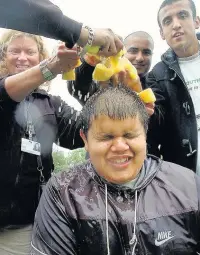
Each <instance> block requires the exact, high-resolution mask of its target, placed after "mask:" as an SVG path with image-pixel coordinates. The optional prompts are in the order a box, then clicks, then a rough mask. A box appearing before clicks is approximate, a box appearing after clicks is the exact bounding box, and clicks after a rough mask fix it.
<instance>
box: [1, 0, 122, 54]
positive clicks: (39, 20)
mask: <svg viewBox="0 0 200 255" xmlns="http://www.w3.org/2000/svg"><path fill="white" fill-rule="evenodd" d="M0 27H3V28H11V29H15V30H20V31H23V32H28V33H31V34H37V35H42V36H46V37H50V38H53V39H56V40H60V41H63V42H65V43H66V46H67V47H68V48H72V47H73V46H74V45H75V44H76V43H77V44H78V45H79V46H81V47H84V46H85V45H86V44H87V43H89V44H91V43H92V45H97V46H100V48H101V51H100V53H101V54H102V55H105V56H111V55H115V54H116V53H117V52H118V51H120V50H121V49H122V47H123V45H122V43H121V41H120V39H119V38H118V36H117V35H115V34H114V33H113V32H112V30H110V29H92V28H89V27H83V24H82V23H80V22H77V21H75V20H72V19H70V18H68V17H66V16H65V15H63V13H62V11H61V10H60V9H59V8H58V7H57V6H56V5H54V4H53V3H52V2H50V1H49V0H17V1H16V0H1V1H0Z"/></svg>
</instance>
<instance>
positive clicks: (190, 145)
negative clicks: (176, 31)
mask: <svg viewBox="0 0 200 255" xmlns="http://www.w3.org/2000/svg"><path fill="white" fill-rule="evenodd" d="M199 38H200V35H199ZM148 86H149V87H151V88H152V89H153V91H154V93H155V95H156V99H157V101H156V112H155V115H156V122H155V123H154V124H155V126H154V127H153V130H154V132H153V133H152V135H153V136H152V137H153V138H152V137H151V140H153V141H152V143H153V146H154V148H157V147H158V145H159V144H160V145H161V147H160V148H161V149H160V153H161V155H162V156H163V159H164V160H167V161H170V162H174V163H177V164H179V165H182V166H185V167H187V168H190V169H192V170H193V171H196V163H197V150H198V148H197V147H198V136H197V123H196V115H195V111H194V105H193V102H192V99H191V96H190V94H189V91H188V89H187V86H186V83H185V80H184V78H183V75H182V73H181V70H180V67H179V64H178V61H177V58H176V55H175V53H174V52H173V51H172V50H171V49H169V50H168V51H167V52H166V53H165V54H163V55H162V61H161V62H159V63H158V64H156V65H155V67H154V68H153V69H152V71H151V72H150V73H149V75H148ZM152 143H151V144H152Z"/></svg>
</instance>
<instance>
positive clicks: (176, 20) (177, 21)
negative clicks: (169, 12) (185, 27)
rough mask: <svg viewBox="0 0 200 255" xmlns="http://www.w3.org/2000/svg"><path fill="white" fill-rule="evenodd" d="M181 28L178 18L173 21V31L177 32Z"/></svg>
mask: <svg viewBox="0 0 200 255" xmlns="http://www.w3.org/2000/svg"><path fill="white" fill-rule="evenodd" d="M180 28H181V23H180V20H179V19H178V18H174V19H173V29H174V30H179V29H180Z"/></svg>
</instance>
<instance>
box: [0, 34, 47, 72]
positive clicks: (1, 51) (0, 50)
mask: <svg viewBox="0 0 200 255" xmlns="http://www.w3.org/2000/svg"><path fill="white" fill-rule="evenodd" d="M18 37H29V38H32V39H33V40H34V41H35V42H36V44H37V47H38V51H39V57H40V61H42V60H44V59H46V58H48V52H47V49H46V48H45V46H44V42H43V40H42V37H41V36H38V35H33V34H29V33H24V32H21V31H17V30H7V31H6V32H5V33H4V34H3V35H2V36H1V38H0V76H4V75H8V74H9V72H8V69H7V67H6V64H5V57H6V51H7V48H8V45H9V44H10V43H11V42H12V40H14V39H16V38H18Z"/></svg>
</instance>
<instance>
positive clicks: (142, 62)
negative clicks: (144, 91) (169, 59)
mask: <svg viewBox="0 0 200 255" xmlns="http://www.w3.org/2000/svg"><path fill="white" fill-rule="evenodd" d="M125 47H126V50H127V53H126V55H125V56H126V57H127V58H128V60H129V61H130V62H131V63H132V65H134V66H135V68H136V69H137V71H138V74H139V75H140V76H141V77H142V76H144V75H145V74H146V73H147V72H148V71H149V69H150V67H151V62H152V54H153V44H152V42H151V41H150V40H149V39H147V38H143V37H132V36H130V38H127V41H126V43H125Z"/></svg>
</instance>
